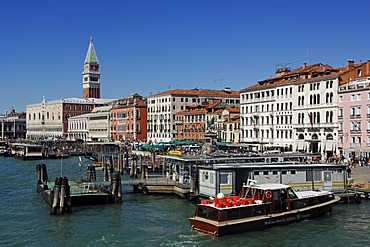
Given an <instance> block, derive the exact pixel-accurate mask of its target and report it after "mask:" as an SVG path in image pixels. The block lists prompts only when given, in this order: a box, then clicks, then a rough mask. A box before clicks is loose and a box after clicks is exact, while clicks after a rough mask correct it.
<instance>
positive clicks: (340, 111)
mask: <svg viewBox="0 0 370 247" xmlns="http://www.w3.org/2000/svg"><path fill="white" fill-rule="evenodd" d="M338 117H343V108H339V115H338Z"/></svg>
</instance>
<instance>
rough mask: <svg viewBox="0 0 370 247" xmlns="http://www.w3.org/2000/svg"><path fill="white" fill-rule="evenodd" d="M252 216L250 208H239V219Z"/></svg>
mask: <svg viewBox="0 0 370 247" xmlns="http://www.w3.org/2000/svg"><path fill="white" fill-rule="evenodd" d="M250 216H253V210H252V207H243V208H240V218H245V217H250Z"/></svg>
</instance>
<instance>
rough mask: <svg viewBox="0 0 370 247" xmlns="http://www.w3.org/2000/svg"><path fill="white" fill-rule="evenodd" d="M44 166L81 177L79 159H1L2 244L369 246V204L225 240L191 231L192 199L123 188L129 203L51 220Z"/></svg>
mask: <svg viewBox="0 0 370 247" xmlns="http://www.w3.org/2000/svg"><path fill="white" fill-rule="evenodd" d="M42 162H44V163H46V164H47V168H48V173H49V177H50V178H51V179H54V178H55V177H56V176H60V174H61V167H63V169H62V171H63V176H64V175H66V176H68V178H69V179H77V178H79V177H80V176H81V175H82V171H81V172H80V171H79V169H78V158H77V157H72V158H69V159H64V160H63V161H62V162H61V161H60V160H45V161H22V160H18V159H15V158H1V157H0V169H1V173H0V245H1V246H246V245H247V246H370V229H369V227H370V217H369V215H370V200H368V201H365V200H363V201H362V203H361V204H359V205H358V204H350V205H347V204H345V205H335V206H334V210H333V215H332V217H329V216H326V217H323V218H320V219H315V220H309V221H304V222H301V223H298V224H292V225H287V226H282V227H275V228H270V229H267V230H264V231H256V232H248V233H243V234H238V235H230V236H225V237H222V238H212V237H210V236H206V235H202V234H200V233H198V232H195V231H192V230H190V225H189V222H188V218H189V217H191V216H192V214H193V212H194V208H195V205H194V204H192V203H191V202H189V201H188V200H185V199H180V198H179V197H177V196H172V195H171V196H159V195H143V194H132V193H131V190H132V188H131V187H124V190H123V192H124V195H123V202H122V204H115V205H101V206H90V207H77V208H73V213H72V214H70V215H63V216H60V215H50V214H49V213H50V208H49V206H48V205H47V204H46V203H45V202H44V201H43V199H42V198H41V196H40V195H39V194H37V193H36V184H35V177H36V176H35V167H36V164H39V163H42ZM87 162H88V161H86V163H87ZM83 171H84V169H83Z"/></svg>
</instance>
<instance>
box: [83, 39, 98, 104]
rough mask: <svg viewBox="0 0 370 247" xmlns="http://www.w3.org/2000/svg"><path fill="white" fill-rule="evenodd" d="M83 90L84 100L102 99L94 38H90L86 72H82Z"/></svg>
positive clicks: (85, 65) (85, 63)
mask: <svg viewBox="0 0 370 247" xmlns="http://www.w3.org/2000/svg"><path fill="white" fill-rule="evenodd" d="M82 89H83V90H82V91H83V92H82V94H83V98H85V99H86V98H100V71H99V61H98V56H97V55H96V52H95V48H94V44H93V38H92V37H90V44H89V49H88V50H87V54H86V58H85V62H84V71H83V72H82Z"/></svg>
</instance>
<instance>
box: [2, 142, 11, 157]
mask: <svg viewBox="0 0 370 247" xmlns="http://www.w3.org/2000/svg"><path fill="white" fill-rule="evenodd" d="M0 156H3V157H8V156H10V152H9V147H8V144H7V143H6V142H5V141H0Z"/></svg>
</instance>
